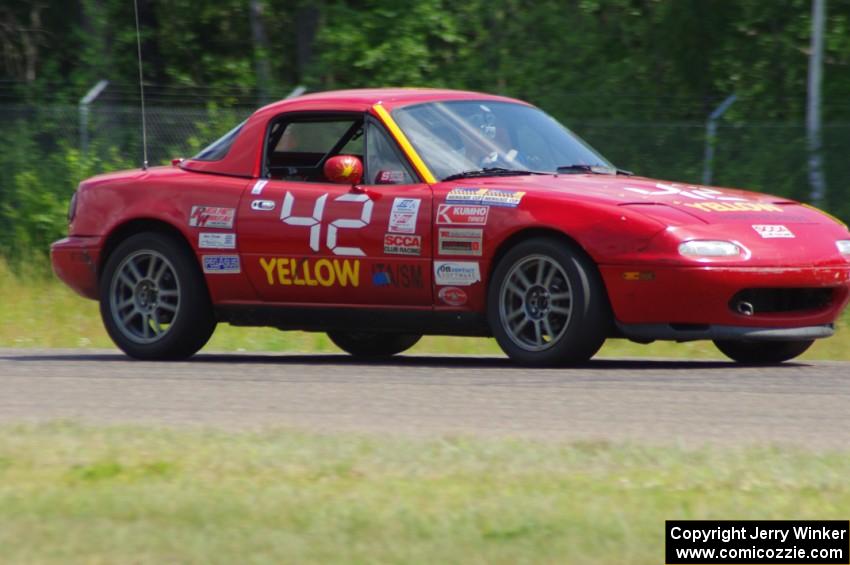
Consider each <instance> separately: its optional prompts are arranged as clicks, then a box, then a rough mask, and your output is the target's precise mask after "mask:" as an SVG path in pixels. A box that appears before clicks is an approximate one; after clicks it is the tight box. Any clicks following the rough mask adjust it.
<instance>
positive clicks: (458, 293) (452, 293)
mask: <svg viewBox="0 0 850 565" xmlns="http://www.w3.org/2000/svg"><path fill="white" fill-rule="evenodd" d="M437 296H438V297H439V298H440V300H442V301H443V302H444V303H446V304H448V305H449V306H463V305H464V304H466V300H467V296H466V292H464V290H463V289H462V288H457V287H455V286H446V287H443V288H441V289H440V292H439V293H437Z"/></svg>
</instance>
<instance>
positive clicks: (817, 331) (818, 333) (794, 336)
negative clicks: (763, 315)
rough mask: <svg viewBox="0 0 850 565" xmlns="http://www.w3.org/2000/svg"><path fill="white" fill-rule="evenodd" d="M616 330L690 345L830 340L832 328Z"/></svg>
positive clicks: (650, 326) (639, 337)
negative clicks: (719, 341)
mask: <svg viewBox="0 0 850 565" xmlns="http://www.w3.org/2000/svg"><path fill="white" fill-rule="evenodd" d="M617 329H618V330H620V333H621V334H622V336H623V337H626V338H628V339H631V340H632V341H637V342H642V343H648V342H651V341H655V340H657V339H661V340H671V341H694V340H697V339H729V340H735V341H803V340H809V339H821V338H824V337H830V336H832V335H833V334H834V333H835V326H833V325H832V324H824V325H822V326H805V327H802V328H754V327H745V326H712V325H697V324H693V325H691V324H621V323H617Z"/></svg>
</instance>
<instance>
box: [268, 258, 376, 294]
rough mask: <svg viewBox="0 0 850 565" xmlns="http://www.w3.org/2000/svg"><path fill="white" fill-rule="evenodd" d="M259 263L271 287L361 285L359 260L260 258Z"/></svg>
mask: <svg viewBox="0 0 850 565" xmlns="http://www.w3.org/2000/svg"><path fill="white" fill-rule="evenodd" d="M260 266H261V267H262V268H263V271H265V273H266V280H267V281H268V283H269V285H272V286H274V285H276V284H279V285H282V286H323V287H331V286H342V287H349V286H350V287H355V288H356V287H358V286H360V260H359V259H318V260H314V259H294V258H291V257H272V258H269V259H266V258H265V257H260Z"/></svg>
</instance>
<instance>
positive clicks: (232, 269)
mask: <svg viewBox="0 0 850 565" xmlns="http://www.w3.org/2000/svg"><path fill="white" fill-rule="evenodd" d="M203 263H204V272H205V273H211V274H220V273H239V272H241V270H240V266H239V255H204V256H203Z"/></svg>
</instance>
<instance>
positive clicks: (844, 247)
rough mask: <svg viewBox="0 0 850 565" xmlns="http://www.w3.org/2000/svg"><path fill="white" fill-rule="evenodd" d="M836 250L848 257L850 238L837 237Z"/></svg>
mask: <svg viewBox="0 0 850 565" xmlns="http://www.w3.org/2000/svg"><path fill="white" fill-rule="evenodd" d="M835 246H836V247H837V248H838V252H839V253H841V254H842V255H845V256H847V257H848V258H850V239H839V240H838V241H836V242H835Z"/></svg>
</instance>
